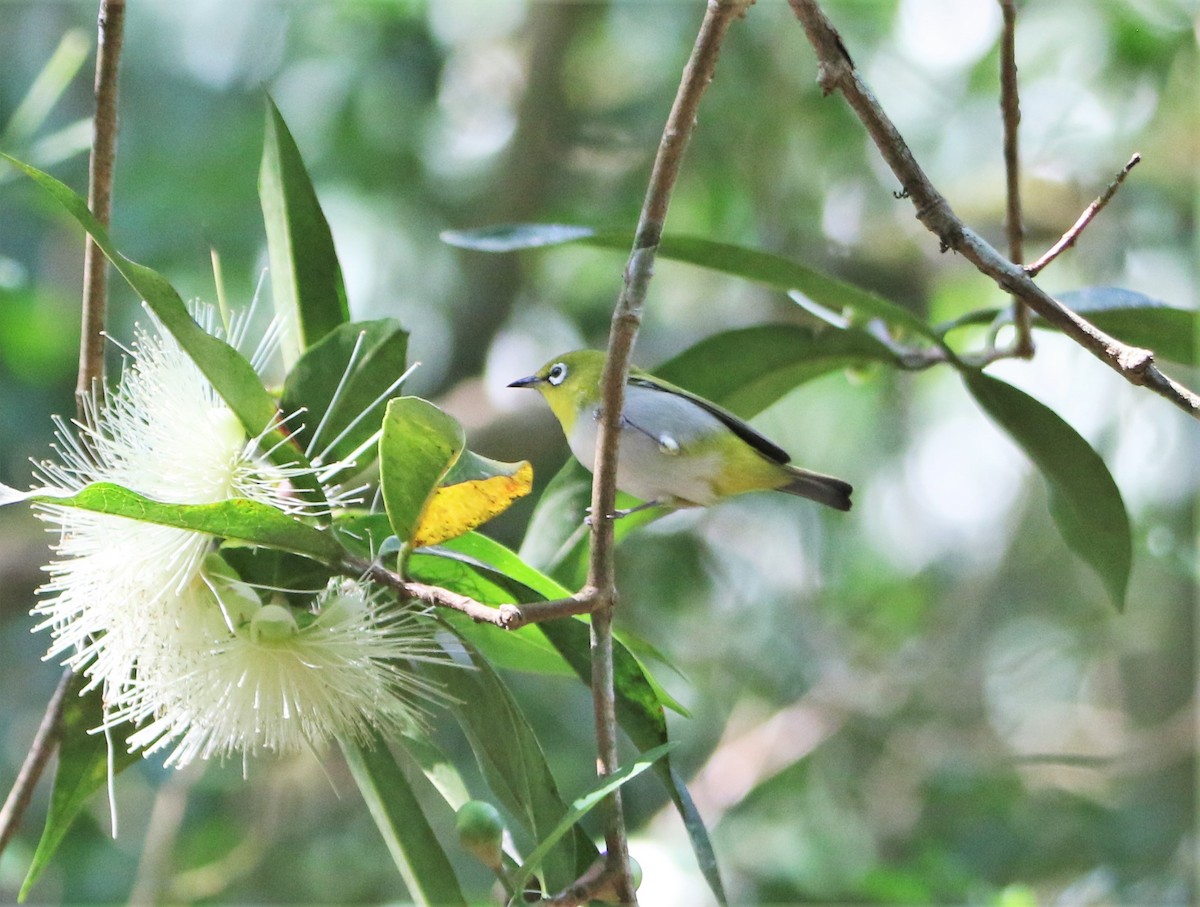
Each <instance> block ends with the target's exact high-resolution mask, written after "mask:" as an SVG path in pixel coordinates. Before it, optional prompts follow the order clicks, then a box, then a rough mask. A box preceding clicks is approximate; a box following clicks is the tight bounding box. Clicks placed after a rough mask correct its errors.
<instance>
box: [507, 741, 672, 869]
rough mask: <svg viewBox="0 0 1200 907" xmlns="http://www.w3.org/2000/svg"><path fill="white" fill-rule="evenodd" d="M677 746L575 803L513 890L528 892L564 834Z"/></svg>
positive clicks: (633, 765) (655, 752) (647, 757)
mask: <svg viewBox="0 0 1200 907" xmlns="http://www.w3.org/2000/svg"><path fill="white" fill-rule="evenodd" d="M674 747H675V744H674V743H664V744H663V745H662V746H656V747H655V748H654V749H652V750H650V751H649V752H646V753H642V755H640V756H639V757H638V758H637V759H635V760H634V761H633V762H630V763H629V764H627V765H624V766H622V767H621V768H620V769H618V770H617V771H615V772H613V773H612V774H611V775H609V776H608V777H607V778H605V779H604V780H603V781H600V782H599V783H597V785H596V786H595V787H594V788H592V790H591V791H589V792H588V793H586V794H584V795H583V796H582V797H580V798H578V799H577V800H575V801H574V802H573V803H572V804H571V808H570V809H568V810H567V814H566V815H565V816H563V817H562V819H561V820H560V821H559V823H558V824H557V825H555V826H554V829H553V831H551V832H550V834H549V835H547V836H546V837H545V838H543V839H542V840H541V841H539V842H538V846H537V847H535V848H534V850H533V852H532V853H530V854H529V856H527V857H526V858H525V862H524V863H522V864H521V868H520V869H518V870H517V871H516V872H515V873H514V874H513V877H512V887H513V889H514V890H516V891H524V890H525V883H526V882H528V881H529V878H530V876H532V875H533V873H534V872H536V871H537V868H538V867H539V866H541V865H542V859H543V858H544V857H545V856H546V854H547V853H549V852H550V849H551V848H552V847H553V846H554V845H555V844H557V843H558V842H559V840H560V839H561V838H562V837H563V835H565V834H566V833H567V832H569V831H570V830H571V828H572V827H573V826H574V825H575V824H576V823H577V822H578V821H579V820H580V819H582V818H583V817H584V816H586V815H587V814H588V813H589V812H591V811H592V810H593V809H594V808H595V807H596V806H598V805H599V804H600V803H601V802H602V801H603V800H604V798H605V797H607V796H608V795H609V794H611V793H612V792H613V791H615V790H617V789H618V788H620V787H621V786H622V785H624V784H625V783H626V782H627V781H630V780H632V779H634V778H636V777H637V776H638V775H640V774H641V773H642V772H644V771H645V770H646V769H648V768H650V766H652V765H653V764H654V763H655V762H657V761H658V760H659V759H661V758H662V757H663V756H665V755H666V754H667V753H668V752H670V751H671V750H672V749H673V748H674Z"/></svg>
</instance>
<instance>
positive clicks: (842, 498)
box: [779, 466, 854, 510]
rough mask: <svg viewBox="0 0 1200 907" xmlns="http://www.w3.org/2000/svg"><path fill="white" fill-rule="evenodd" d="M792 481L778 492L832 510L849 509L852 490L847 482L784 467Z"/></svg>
mask: <svg viewBox="0 0 1200 907" xmlns="http://www.w3.org/2000/svg"><path fill="white" fill-rule="evenodd" d="M785 468H786V469H787V471H788V473H789V474H790V475H791V477H792V480H791V482H789V483H788V484H787V485H784V486H782V487H781V488H780V489H779V490H780V491H786V492H787V493H788V494H794V495H798V496H799V497H802V498H808V499H809V500H810V501H816V502H817V503H818V504H824V505H825V506H826V507H832V508H833V509H834V510H849V509H850V492H852V491H853V490H854V489H853V487H852V486H851V485H850V483H849V482H843V481H842V480H841V479H835V478H834V477H833V476H825V475H821V473H819V472H809V471H808V470H807V469H797V468H796V467H795V466H787V467H785Z"/></svg>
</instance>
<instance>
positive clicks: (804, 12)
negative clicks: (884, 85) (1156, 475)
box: [788, 0, 1200, 418]
mask: <svg viewBox="0 0 1200 907" xmlns="http://www.w3.org/2000/svg"><path fill="white" fill-rule="evenodd" d="M788 2H789V3H790V4H791V6H792V9H793V10H794V11H795V13H796V17H797V18H798V19H799V20H800V22H801V24H802V25H803V26H804V30H805V32H806V34H807V35H808V40H809V43H810V44H811V45H812V46H813V49H814V50H815V51H816V54H817V59H818V61H819V63H820V71H819V74H818V77H817V78H818V82H819V84H820V85H821V87H822V88H823V89H824V90H825V92H826V93H829V92H832V91H840V92H841V93H842V96H843V97H844V98H845V99H846V102H847V103H848V104H849V105H850V107H851V109H853V110H854V112H855V114H856V115H857V116H858V118H859V120H861V121H862V124H863V125H864V126H865V127H866V129H867V133H868V134H869V135H870V136H871V139H872V141H873V142H874V143H875V146H876V147H877V148H878V149H879V152H880V154H882V155H883V158H884V160H885V161H886V162H887V164H888V166H889V167H890V168H891V169H892V172H893V173H894V174H896V177H897V178H898V179H899V180H900V184H901V186H903V188H904V192H905V194H906V195H907V197H909V198H910V199H912V202H913V206H914V207H915V208H916V214H917V219H918V220H919V221H921V223H922V224H924V225H925V227H926V228H927V229H928V230H929V231H930V232H932V233H933V234H934V235H935V236H937V237H938V238H939V239H940V240H941V245H942V249H943V251H945V250H948V249H953V250H954V251H955V252H958V253H959V254H960V255H962V256H963V257H964V258H966V259H967V260H968V261H969V262H971V264H973V265H974V266H975V268H976V270H978V271H979V272H980V273H982V274H986V275H987V276H988V277H990V278H991V279H992V280H994V281H995V282H996V284H997V286H999V287H1000V289H1002V290H1004V291H1005V292H1006V293H1009V294H1011V295H1013V296H1015V297H1016V298H1018V299H1020V300H1021V301H1022V302H1025V303H1026V304H1028V305H1029V307H1030V308H1032V309H1033V310H1034V311H1035V312H1037V313H1038V314H1039V315H1041V316H1042V317H1043V318H1045V319H1046V321H1048V322H1050V323H1051V324H1052V325H1054V326H1055V327H1057V328H1058V329H1059V330H1061V331H1062V332H1063V333H1064V334H1066V335H1067V336H1068V337H1070V338H1071V339H1072V340H1074V341H1075V342H1076V343H1078V344H1079V345H1080V346H1082V347H1083V348H1084V349H1086V350H1087V351H1088V352H1090V353H1091V354H1092V355H1093V356H1095V357H1096V358H1098V359H1099V360H1100V361H1101V362H1103V363H1104V364H1105V365H1107V366H1109V367H1110V368H1112V369H1113V370H1114V371H1116V372H1117V373H1118V374H1119V375H1121V377H1123V378H1124V379H1125V380H1126V381H1128V382H1130V383H1131V384H1136V385H1140V386H1143V387H1146V388H1148V389H1149V390H1152V391H1154V393H1156V394H1158V395H1159V396H1161V397H1164V398H1166V399H1167V400H1169V401H1170V402H1171V403H1173V404H1174V405H1175V406H1177V407H1179V408H1180V409H1182V410H1183V411H1184V412H1186V413H1188V414H1189V415H1191V416H1192V417H1193V418H1200V395H1198V394H1196V392H1195V391H1192V390H1190V389H1188V388H1186V387H1184V386H1183V385H1181V384H1179V383H1178V382H1177V381H1174V380H1173V379H1171V378H1169V377H1168V376H1166V375H1164V374H1163V373H1162V372H1161V371H1160V370H1159V369H1158V367H1157V366H1156V365H1155V364H1154V354H1153V353H1152V352H1151V351H1150V350H1146V349H1141V348H1139V347H1134V346H1130V345H1128V344H1126V343H1122V342H1121V341H1119V340H1117V339H1116V338H1114V337H1110V336H1109V335H1108V334H1106V333H1104V332H1103V331H1101V330H1100V329H1099V328H1097V327H1096V326H1095V325H1093V324H1092V323H1090V322H1089V321H1087V320H1086V319H1084V318H1081V317H1080V316H1079V315H1077V314H1076V313H1075V312H1073V311H1071V310H1070V309H1068V308H1067V307H1065V306H1064V305H1062V303H1060V302H1058V301H1057V300H1056V299H1054V298H1053V297H1052V296H1050V295H1049V294H1048V293H1046V291H1045V290H1043V289H1042V288H1041V287H1039V286H1038V285H1037V284H1036V283H1034V281H1033V279H1032V278H1031V277H1030V276H1029V275H1028V274H1026V273H1025V271H1024V269H1023V268H1021V266H1020V265H1016V264H1013V262H1011V261H1009V260H1008V259H1007V258H1005V257H1004V256H1003V255H1002V254H1001V253H1000V252H998V251H997V250H996V249H995V248H994V247H993V246H992V245H990V244H989V243H988V242H987V241H986V240H985V239H983V237H981V236H980V235H979V234H977V233H976V232H975V231H974V230H972V229H971V228H969V227H967V226H966V225H965V224H963V222H962V220H960V219H959V218H958V216H957V215H956V214H955V213H954V211H953V210H952V209H951V207H950V203H949V202H947V201H946V199H945V198H944V197H943V196H942V195H941V193H939V192H938V191H937V189H935V188H934V186H933V184H932V183H931V182H930V181H929V178H928V177H927V176H926V175H925V172H924V171H923V170H922V169H921V167H920V165H919V164H918V163H917V162H916V159H915V158H914V157H913V155H912V151H911V150H910V149H909V147H908V145H907V144H905V142H904V139H903V138H902V137H901V135H900V133H899V132H898V131H897V129H896V127H895V126H894V125H893V123H892V121H891V120H890V119H889V118H888V116H887V114H886V113H884V111H883V108H882V107H880V106H879V102H878V101H876V100H875V97H874V95H873V94H872V93H871V90H870V89H869V88H868V87H867V85H866V83H865V82H863V81H862V79H861V78H860V76H859V74H858V72H857V71H856V70H855V68H854V63H853V62H852V61H851V59H850V55H849V54H848V53H847V52H846V49H845V47H843V45H842V41H841V38H840V36H839V35H838V33H837V31H836V30H835V29H834V27H833V26H832V25H831V24H830V22H829V19H828V18H827V17H826V15H825V13H824V11H823V10H822V9H821V7H820V4H819V3H817V2H816V0H788Z"/></svg>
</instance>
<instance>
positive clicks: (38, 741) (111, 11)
mask: <svg viewBox="0 0 1200 907" xmlns="http://www.w3.org/2000/svg"><path fill="white" fill-rule="evenodd" d="M124 26H125V0H101V2H100V14H99V17H98V20H97V39H96V41H97V47H96V79H95V94H96V114H95V129H94V134H93V137H92V154H91V160H90V163H89V165H88V206H89V207H90V208H91V211H92V214H93V215H95V217H96V219H97V220H98V221H100V223H102V224H104V225H106V226H107V225H108V223H109V220H110V215H111V211H112V174H113V160H114V156H115V151H116V137H117V68H118V63H119V62H120V58H121V42H122V37H123V35H124ZM86 243H87V244H86V245H85V246H84V253H83V274H84V277H83V280H84V284H83V303H82V309H83V315H82V321H83V328H82V333H81V335H80V338H79V374H78V376H77V379H76V382H75V406H76V412H77V413H78V416H79V418H80V420H83V419H86V418H87V416H88V409H87V405H86V401H87V400H88V399H89V398H90V397H91V394H92V389H93V387H95V386H97V385H99V384H100V383H101V382H103V380H104V323H105V308H106V295H107V279H106V278H107V267H108V262H107V259H105V257H104V256H103V255H102V254H101V253H100V249H99V248H98V247H97V246H96V244H95V243H94V242H93V241H92V239H91V237H90V236H89V237H88V238H87V241H86ZM70 681H71V671H70V670H67V671H64V672H63V675H62V678H61V679H60V680H59V682H58V686H57V687H56V688H55V691H54V695H53V696H52V697H51V698H50V701H49V702H48V703H47V704H46V711H45V713H44V714H43V715H42V723H41V724H40V725H39V727H38V731H37V734H36V735H35V737H34V739H33V743H32V744H31V745H30V747H29V752H28V753H26V755H25V761H24V762H23V763H22V764H21V770H20V772H19V773H18V774H17V779H16V781H15V782H14V783H13V786H12V789H11V790H10V791H9V793H8V798H7V799H6V800H5V801H4V806H3V808H0V853H3V852H4V848H5V847H6V846H7V844H8V842H9V840H10V839H11V837H12V835H13V833H14V832H15V831H16V829H17V826H19V825H20V824H21V818H22V817H23V816H24V814H25V810H26V809H27V808H28V807H29V801H30V798H31V797H32V796H33V789H34V788H35V787H36V786H37V783H38V781H39V780H40V779H41V776H42V772H43V771H45V769H46V765H47V764H48V763H49V761H50V757H51V756H53V755H54V751H55V750H56V749H57V748H58V742H59V737H60V736H61V733H62V728H61V727H60V723H61V721H62V713H63V703H64V700H65V698H66V694H67V688H68V687H69V686H70Z"/></svg>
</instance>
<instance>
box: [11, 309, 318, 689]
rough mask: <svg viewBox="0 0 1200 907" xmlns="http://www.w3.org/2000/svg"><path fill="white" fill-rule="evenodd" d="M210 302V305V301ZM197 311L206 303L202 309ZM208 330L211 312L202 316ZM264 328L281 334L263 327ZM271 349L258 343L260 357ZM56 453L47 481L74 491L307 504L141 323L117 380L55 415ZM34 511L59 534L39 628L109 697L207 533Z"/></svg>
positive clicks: (171, 617)
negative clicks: (113, 487)
mask: <svg viewBox="0 0 1200 907" xmlns="http://www.w3.org/2000/svg"><path fill="white" fill-rule="evenodd" d="M210 312H211V310H210ZM201 314H202V315H203V314H205V313H201ZM202 320H207V321H208V322H210V324H209V325H207V326H208V327H210V328H211V321H212V316H211V314H208V317H207V319H204V318H202ZM269 336H277V334H276V333H275V332H273V331H272V332H269ZM268 355H269V350H267V351H264V350H262V349H261V348H260V350H259V351H258V352H257V353H256V355H255V359H256V360H257V361H262V360H263V359H265V358H267V357H268ZM58 428H59V430H58V443H57V444H56V445H55V449H56V452H57V454H58V459H57V461H50V462H45V463H41V464H39V471H40V473H41V478H42V479H43V480H44V481H45V483H46V484H47V485H49V486H51V487H53V488H57V489H59V490H61V491H65V492H76V491H79V490H80V489H82V488H83V487H84V486H86V485H88V484H90V483H93V482H115V483H117V484H119V485H122V486H124V487H126V488H129V489H131V490H133V491H135V492H137V493H139V494H142V495H144V496H146V497H149V498H153V499H156V500H160V501H167V502H171V503H183V504H208V503H216V502H220V501H223V500H228V499H230V498H235V497H242V498H251V499H253V500H257V501H261V502H264V503H267V504H270V505H273V506H276V507H279V508H281V509H283V510H285V511H288V512H292V513H300V512H311V510H312V506H313V505H312V504H311V503H309V502H306V501H305V500H304V499H303V498H302V497H299V496H298V495H297V493H296V491H295V489H294V486H293V484H292V483H291V481H290V480H291V479H293V478H295V471H294V470H289V469H286V468H281V467H279V466H277V465H275V464H273V463H271V462H270V461H269V460H268V459H267V458H266V456H265V455H264V454H263V453H262V451H261V450H260V447H259V444H258V439H256V438H249V437H247V435H246V432H245V431H244V430H243V428H242V426H241V424H240V422H239V421H238V419H237V417H236V416H235V415H234V413H233V412H232V411H231V410H230V409H229V407H228V406H227V405H226V404H225V402H224V401H223V400H222V399H221V398H220V396H219V395H218V394H217V393H216V391H215V390H214V388H213V386H212V384H211V383H209V381H208V379H207V378H205V377H204V375H203V374H202V373H201V371H200V369H199V368H198V367H197V366H196V364H195V363H194V362H192V360H191V359H190V358H189V357H188V355H187V354H186V353H185V352H184V351H183V350H182V349H181V348H180V346H179V344H178V343H177V342H176V341H175V340H174V338H172V337H171V336H170V335H168V334H166V333H165V332H164V331H162V330H161V329H158V327H157V325H155V329H153V330H145V329H141V328H139V329H138V331H137V334H136V339H135V341H134V343H133V344H132V346H131V347H130V349H129V350H128V351H127V358H126V361H125V364H124V368H123V370H122V373H121V377H120V381H119V382H118V385H117V387H116V389H115V390H114V391H112V392H111V393H109V394H108V395H106V396H105V397H104V398H103V399H102V400H100V401H96V400H93V401H92V404H91V406H90V407H89V412H88V418H87V419H85V420H84V423H83V424H79V423H76V425H75V431H72V429H71V428H70V427H68V426H67V425H66V424H65V423H64V422H62V421H61V420H59V425H58ZM38 511H39V515H40V516H41V517H42V519H44V520H45V521H46V522H48V523H50V524H51V525H52V526H53V527H54V528H55V529H56V530H57V531H58V534H59V540H58V542H57V543H56V544H55V545H54V550H55V553H56V555H57V556H56V558H55V560H54V561H52V562H51V563H50V565H49V566H48V567H47V568H46V569H47V571H48V572H49V574H50V580H49V581H48V582H47V583H46V584H45V585H44V586H43V587H42V589H41V590H40V592H41V595H42V598H41V599H40V601H39V602H38V604H37V606H36V607H35V608H34V613H35V614H36V615H38V616H40V617H41V618H42V622H41V623H40V624H39V625H38V627H37V629H43V628H47V627H48V628H49V629H50V630H51V633H52V634H53V637H54V639H53V642H52V644H51V646H50V649H49V652H48V653H47V656H46V657H47V658H55V657H60V656H61V657H63V659H64V661H65V663H66V664H69V665H70V666H71V667H72V668H73V669H75V670H76V671H82V672H84V673H85V674H86V675H87V676H88V677H89V678H90V680H89V684H88V686H89V687H94V686H97V685H99V684H103V685H104V689H105V694H106V698H107V699H109V700H110V701H112V700H114V699H117V698H119V697H120V695H121V691H122V690H123V689H124V688H125V686H126V685H128V684H129V683H130V682H131V680H132V678H133V677H134V675H135V673H136V666H137V659H138V656H139V652H140V650H141V647H142V645H143V643H144V642H145V640H147V639H152V638H157V637H158V636H161V635H163V634H165V633H167V632H169V630H170V628H171V626H172V625H173V623H174V622H175V621H176V620H177V619H178V616H177V614H176V613H175V609H174V608H172V607H169V606H168V602H169V601H170V600H171V599H172V598H175V597H178V596H179V595H181V594H182V592H183V591H184V590H185V589H186V588H187V587H188V586H189V585H190V584H191V583H192V581H193V579H194V578H195V577H196V575H197V573H198V571H199V568H200V563H201V561H202V559H203V557H204V554H205V552H206V551H207V549H208V547H209V545H210V541H211V540H210V538H209V537H208V536H207V535H204V534H202V533H197V532H191V531H187V530H183V529H175V528H171V527H166V526H158V525H154V524H151V523H144V522H138V521H136V520H130V519H126V518H124V517H117V516H109V515H105V514H98V513H91V512H88V511H84V510H78V509H74V508H70V507H64V506H60V505H55V504H40V505H38Z"/></svg>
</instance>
